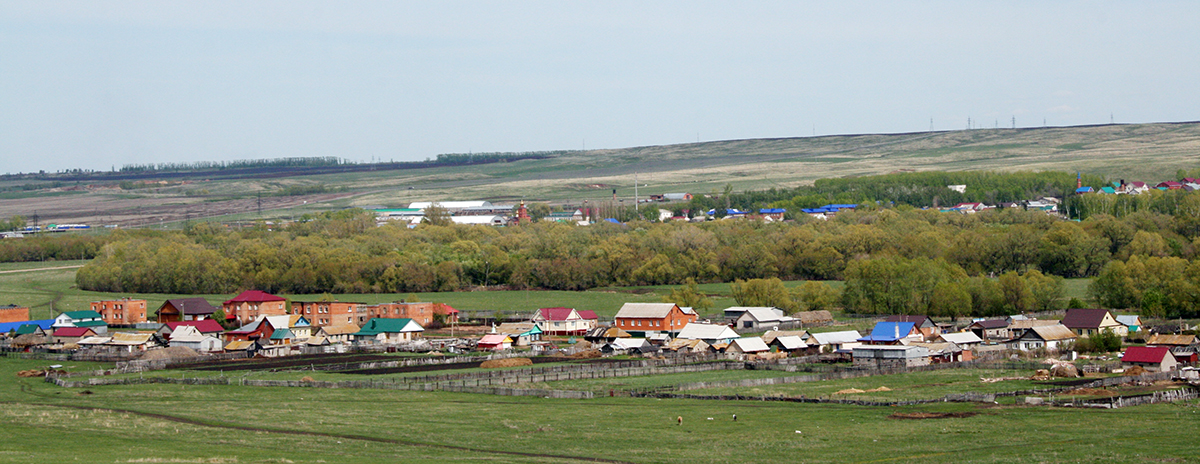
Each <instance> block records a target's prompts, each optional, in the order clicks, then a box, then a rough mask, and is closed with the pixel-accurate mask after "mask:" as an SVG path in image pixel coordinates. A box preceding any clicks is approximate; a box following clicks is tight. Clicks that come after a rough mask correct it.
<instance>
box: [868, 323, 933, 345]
mask: <svg viewBox="0 0 1200 464" xmlns="http://www.w3.org/2000/svg"><path fill="white" fill-rule="evenodd" d="M922 340H923V337H922V336H921V331H920V330H917V324H916V323H914V322H887V321H884V322H876V323H875V328H874V329H872V330H871V334H870V335H867V336H865V337H862V338H859V339H858V341H859V342H861V343H862V344H864V345H902V344H904V343H905V342H919V341H922Z"/></svg>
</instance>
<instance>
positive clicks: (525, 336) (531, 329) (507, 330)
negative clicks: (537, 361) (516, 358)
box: [496, 322, 542, 346]
mask: <svg viewBox="0 0 1200 464" xmlns="http://www.w3.org/2000/svg"><path fill="white" fill-rule="evenodd" d="M496 332H497V333H502V334H505V335H508V338H511V339H513V341H514V342H515V343H516V344H517V346H529V344H530V343H533V342H536V341H539V340H541V339H542V328H541V327H538V325H537V324H535V323H532V322H505V323H503V324H500V327H497V328H496Z"/></svg>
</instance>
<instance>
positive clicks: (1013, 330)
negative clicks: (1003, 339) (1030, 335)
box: [1008, 318, 1062, 339]
mask: <svg viewBox="0 0 1200 464" xmlns="http://www.w3.org/2000/svg"><path fill="white" fill-rule="evenodd" d="M1052 325H1062V324H1060V323H1059V321H1057V320H1052V319H1029V318H1022V319H1013V318H1009V322H1008V338H1009V339H1013V338H1021V336H1022V335H1025V332H1026V331H1027V330H1029V329H1031V328H1034V327H1043V326H1052Z"/></svg>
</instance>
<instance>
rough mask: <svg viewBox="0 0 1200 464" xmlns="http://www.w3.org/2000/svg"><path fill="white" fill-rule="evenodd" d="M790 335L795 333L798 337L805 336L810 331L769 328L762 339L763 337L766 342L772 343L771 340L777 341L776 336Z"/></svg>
mask: <svg viewBox="0 0 1200 464" xmlns="http://www.w3.org/2000/svg"><path fill="white" fill-rule="evenodd" d="M788 335H795V336H797V337H800V338H804V337H805V336H807V335H808V331H807V330H768V331H767V333H765V334H763V336H762V339H763V342H764V343H766V344H770V343H771V342H773V341H775V338H776V337H786V336H788Z"/></svg>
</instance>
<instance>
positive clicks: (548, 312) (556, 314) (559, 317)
mask: <svg viewBox="0 0 1200 464" xmlns="http://www.w3.org/2000/svg"><path fill="white" fill-rule="evenodd" d="M538 314H539V315H540V316H541V317H542V320H544V321H565V320H568V319H571V315H572V314H574V315H576V316H578V315H579V313H578V312H576V311H575V309H573V308H541V309H538Z"/></svg>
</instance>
